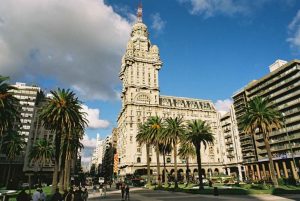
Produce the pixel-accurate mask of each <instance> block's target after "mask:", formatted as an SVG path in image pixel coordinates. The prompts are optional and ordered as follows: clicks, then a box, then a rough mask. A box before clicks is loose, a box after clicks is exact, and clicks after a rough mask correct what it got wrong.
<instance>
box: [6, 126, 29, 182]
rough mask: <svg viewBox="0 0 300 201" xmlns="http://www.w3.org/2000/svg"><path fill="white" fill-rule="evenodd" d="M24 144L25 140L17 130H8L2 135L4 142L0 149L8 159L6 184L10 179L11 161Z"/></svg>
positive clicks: (22, 148)
mask: <svg viewBox="0 0 300 201" xmlns="http://www.w3.org/2000/svg"><path fill="white" fill-rule="evenodd" d="M25 146H26V142H25V139H24V136H23V135H20V134H19V133H18V132H17V131H14V130H9V131H8V134H7V135H5V137H4V143H3V147H2V149H3V151H4V153H5V154H6V156H7V158H8V160H9V168H8V173H7V179H6V186H8V182H9V179H10V174H11V163H12V161H13V160H14V159H15V158H16V157H17V156H19V155H21V153H22V151H23V150H24V148H25Z"/></svg>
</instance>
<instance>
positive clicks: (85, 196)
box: [82, 188, 89, 201]
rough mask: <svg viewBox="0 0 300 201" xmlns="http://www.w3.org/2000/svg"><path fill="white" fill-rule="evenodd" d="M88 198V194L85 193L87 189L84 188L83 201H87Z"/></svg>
mask: <svg viewBox="0 0 300 201" xmlns="http://www.w3.org/2000/svg"><path fill="white" fill-rule="evenodd" d="M88 197H89V193H88V191H87V188H85V189H84V192H83V194H82V198H83V201H87V199H88Z"/></svg>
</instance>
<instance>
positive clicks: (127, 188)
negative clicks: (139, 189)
mask: <svg viewBox="0 0 300 201" xmlns="http://www.w3.org/2000/svg"><path fill="white" fill-rule="evenodd" d="M125 200H129V185H128V184H127V185H126V188H125Z"/></svg>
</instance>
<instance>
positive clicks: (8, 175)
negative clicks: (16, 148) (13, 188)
mask: <svg viewBox="0 0 300 201" xmlns="http://www.w3.org/2000/svg"><path fill="white" fill-rule="evenodd" d="M10 172H11V160H10V161H9V165H8V173H7V177H6V185H5V186H6V188H8V183H9V179H10Z"/></svg>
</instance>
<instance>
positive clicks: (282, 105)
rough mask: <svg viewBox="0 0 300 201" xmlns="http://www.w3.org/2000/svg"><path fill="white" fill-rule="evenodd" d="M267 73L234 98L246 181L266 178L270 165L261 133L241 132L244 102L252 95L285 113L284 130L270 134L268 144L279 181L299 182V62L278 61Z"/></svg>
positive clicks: (237, 93)
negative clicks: (247, 179)
mask: <svg viewBox="0 0 300 201" xmlns="http://www.w3.org/2000/svg"><path fill="white" fill-rule="evenodd" d="M269 68H270V73H269V74H267V75H266V76H264V77H262V78H260V79H259V80H255V81H252V82H250V83H249V84H248V85H247V86H245V87H244V88H243V89H241V90H239V91H238V92H236V93H235V94H234V95H233V100H234V109H235V114H236V119H237V123H238V128H239V136H240V141H241V148H242V155H243V162H244V164H245V171H246V175H247V177H248V178H250V179H253V180H256V179H264V178H269V175H270V173H269V165H268V164H269V163H268V157H267V152H266V149H265V146H264V142H263V138H262V134H261V133H256V134H254V135H247V134H245V133H243V131H242V128H241V125H240V120H241V116H242V115H243V113H244V111H245V106H246V103H247V102H248V101H249V100H251V99H252V98H253V97H255V96H258V95H260V96H262V97H269V99H270V100H271V101H272V104H273V105H274V106H276V107H277V109H278V110H279V111H280V112H282V113H284V116H285V121H284V127H283V128H282V129H280V130H276V131H274V132H272V133H270V139H269V141H270V145H271V151H272V155H273V161H274V162H275V170H276V173H277V177H278V178H281V177H283V178H287V177H294V178H295V179H298V177H299V176H298V173H297V170H298V171H299V166H300V164H299V163H300V162H299V159H300V90H299V89H300V61H299V60H293V61H290V62H286V61H282V60H277V61H276V62H275V63H274V64H272V65H270V67H269Z"/></svg>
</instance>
